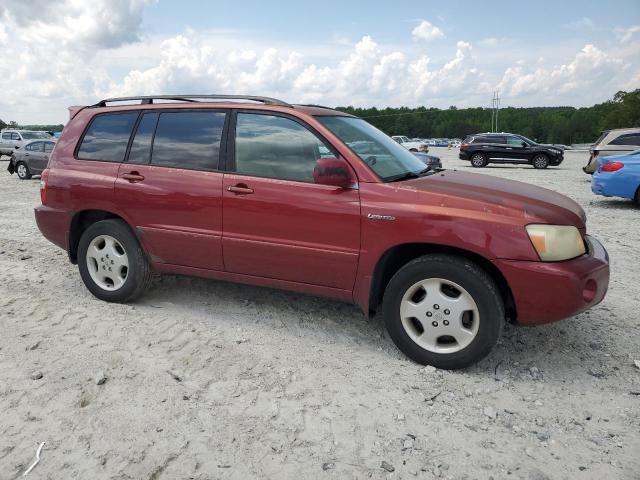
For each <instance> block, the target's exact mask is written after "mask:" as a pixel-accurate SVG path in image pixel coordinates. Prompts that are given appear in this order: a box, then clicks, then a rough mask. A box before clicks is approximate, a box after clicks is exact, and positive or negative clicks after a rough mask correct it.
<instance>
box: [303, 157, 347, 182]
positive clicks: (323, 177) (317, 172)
mask: <svg viewBox="0 0 640 480" xmlns="http://www.w3.org/2000/svg"><path fill="white" fill-rule="evenodd" d="M313 180H314V181H315V183H318V184H320V185H332V186H334V187H340V188H349V187H351V186H352V185H353V184H354V182H355V180H354V179H353V174H352V173H351V169H350V168H349V165H347V162H345V161H344V160H342V159H339V158H321V159H319V160H318V162H317V163H316V166H315V168H314V169H313Z"/></svg>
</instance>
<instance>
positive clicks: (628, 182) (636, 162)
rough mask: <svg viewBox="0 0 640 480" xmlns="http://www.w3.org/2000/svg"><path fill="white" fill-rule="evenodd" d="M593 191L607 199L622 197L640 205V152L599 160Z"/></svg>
mask: <svg viewBox="0 0 640 480" xmlns="http://www.w3.org/2000/svg"><path fill="white" fill-rule="evenodd" d="M591 191H592V192H593V193H595V194H596V195H603V196H605V197H622V198H629V199H631V200H635V202H636V203H638V204H640V150H636V151H634V152H631V153H627V154H626V155H612V156H607V157H601V158H600V159H598V169H597V170H596V171H595V172H594V174H593V178H592V179H591Z"/></svg>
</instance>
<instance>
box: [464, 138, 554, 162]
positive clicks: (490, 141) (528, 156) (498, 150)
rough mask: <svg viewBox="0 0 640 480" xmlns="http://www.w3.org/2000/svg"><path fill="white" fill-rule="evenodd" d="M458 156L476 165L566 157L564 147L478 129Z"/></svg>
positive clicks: (467, 139)
mask: <svg viewBox="0 0 640 480" xmlns="http://www.w3.org/2000/svg"><path fill="white" fill-rule="evenodd" d="M458 157H459V158H460V159H461V160H469V161H470V162H471V165H472V166H473V167H477V168H481V167H485V166H487V165H488V164H489V163H515V164H529V165H533V167H534V168H539V169H541V168H547V167H548V166H549V165H560V164H561V163H562V160H563V158H564V153H563V151H562V150H561V149H559V148H557V147H554V146H552V145H542V144H539V143H536V142H534V141H533V140H529V139H528V138H526V137H523V136H522V135H515V134H513V133H478V134H475V135H469V136H468V137H467V138H465V139H464V140H463V141H462V144H461V145H460V153H459V155H458Z"/></svg>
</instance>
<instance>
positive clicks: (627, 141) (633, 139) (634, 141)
mask: <svg viewBox="0 0 640 480" xmlns="http://www.w3.org/2000/svg"><path fill="white" fill-rule="evenodd" d="M609 145H640V133H627V134H624V135H620V136H619V137H618V138H616V139H615V140H612V141H611V142H610V143H609Z"/></svg>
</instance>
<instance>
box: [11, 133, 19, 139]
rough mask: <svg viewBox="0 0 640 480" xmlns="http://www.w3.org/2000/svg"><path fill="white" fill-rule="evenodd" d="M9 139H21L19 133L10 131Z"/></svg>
mask: <svg viewBox="0 0 640 480" xmlns="http://www.w3.org/2000/svg"><path fill="white" fill-rule="evenodd" d="M11 140H21V138H20V135H18V134H17V133H12V134H11Z"/></svg>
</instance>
